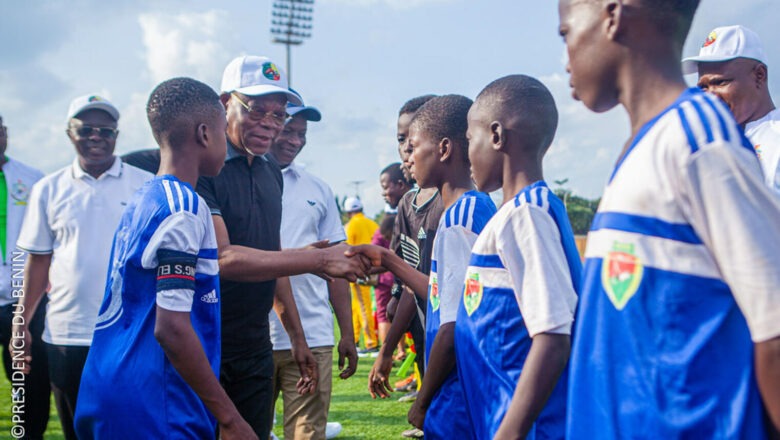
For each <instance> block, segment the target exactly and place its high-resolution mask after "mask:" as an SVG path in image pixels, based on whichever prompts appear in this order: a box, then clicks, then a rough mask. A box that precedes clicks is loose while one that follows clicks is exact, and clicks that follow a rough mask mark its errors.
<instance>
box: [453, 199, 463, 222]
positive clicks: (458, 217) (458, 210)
mask: <svg viewBox="0 0 780 440" xmlns="http://www.w3.org/2000/svg"><path fill="white" fill-rule="evenodd" d="M453 208H455V209H453V211H454V212H453V213H452V224H453V225H461V224H463V209H462V208H463V200H458V202H457V203H455V206H453Z"/></svg>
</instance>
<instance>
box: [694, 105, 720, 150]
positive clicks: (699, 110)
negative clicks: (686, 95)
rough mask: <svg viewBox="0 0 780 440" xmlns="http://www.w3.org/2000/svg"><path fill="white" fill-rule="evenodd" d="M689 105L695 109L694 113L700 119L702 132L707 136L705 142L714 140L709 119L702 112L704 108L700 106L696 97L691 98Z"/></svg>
mask: <svg viewBox="0 0 780 440" xmlns="http://www.w3.org/2000/svg"><path fill="white" fill-rule="evenodd" d="M691 105H692V106H693V109H694V110H695V111H696V114H697V115H699V119H701V123H702V125H703V126H704V133H705V134H706V136H707V143H710V142H712V141H714V140H715V138H714V137H713V135H712V128H711V127H710V124H709V121H708V119H709V118H707V116H706V115H705V114H704V110H702V108H701V104H699V102H698V99H696V98H694V99H691Z"/></svg>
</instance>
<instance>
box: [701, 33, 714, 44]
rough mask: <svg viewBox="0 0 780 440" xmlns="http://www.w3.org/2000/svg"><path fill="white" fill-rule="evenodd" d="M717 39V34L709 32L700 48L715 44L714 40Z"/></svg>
mask: <svg viewBox="0 0 780 440" xmlns="http://www.w3.org/2000/svg"><path fill="white" fill-rule="evenodd" d="M717 39H718V34H716V33H715V32H710V34H709V35H707V39H706V40H704V44H702V45H701V47H707V46H711V45H712V44H713V43H715V40H717Z"/></svg>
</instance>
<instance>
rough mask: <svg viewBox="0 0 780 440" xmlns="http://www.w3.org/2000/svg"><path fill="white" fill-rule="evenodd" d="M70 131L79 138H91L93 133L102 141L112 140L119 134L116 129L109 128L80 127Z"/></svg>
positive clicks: (72, 128)
mask: <svg viewBox="0 0 780 440" xmlns="http://www.w3.org/2000/svg"><path fill="white" fill-rule="evenodd" d="M71 130H73V132H74V133H76V134H77V135H79V137H82V138H87V137H90V136H92V134H93V133H97V135H98V136H100V137H102V138H103V139H114V138H115V137H116V136H117V134H119V130H117V129H116V128H111V127H91V126H89V125H82V126H81V127H71Z"/></svg>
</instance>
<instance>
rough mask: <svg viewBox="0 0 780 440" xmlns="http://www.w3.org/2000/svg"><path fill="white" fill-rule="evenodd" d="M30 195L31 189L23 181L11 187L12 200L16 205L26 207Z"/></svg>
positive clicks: (18, 181)
mask: <svg viewBox="0 0 780 440" xmlns="http://www.w3.org/2000/svg"><path fill="white" fill-rule="evenodd" d="M29 195H30V188H29V187H28V186H27V185H25V184H24V182H22V181H21V179H20V180H17V181H16V183H14V184H13V185H11V198H12V199H14V205H26V204H27V197H28V196H29Z"/></svg>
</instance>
